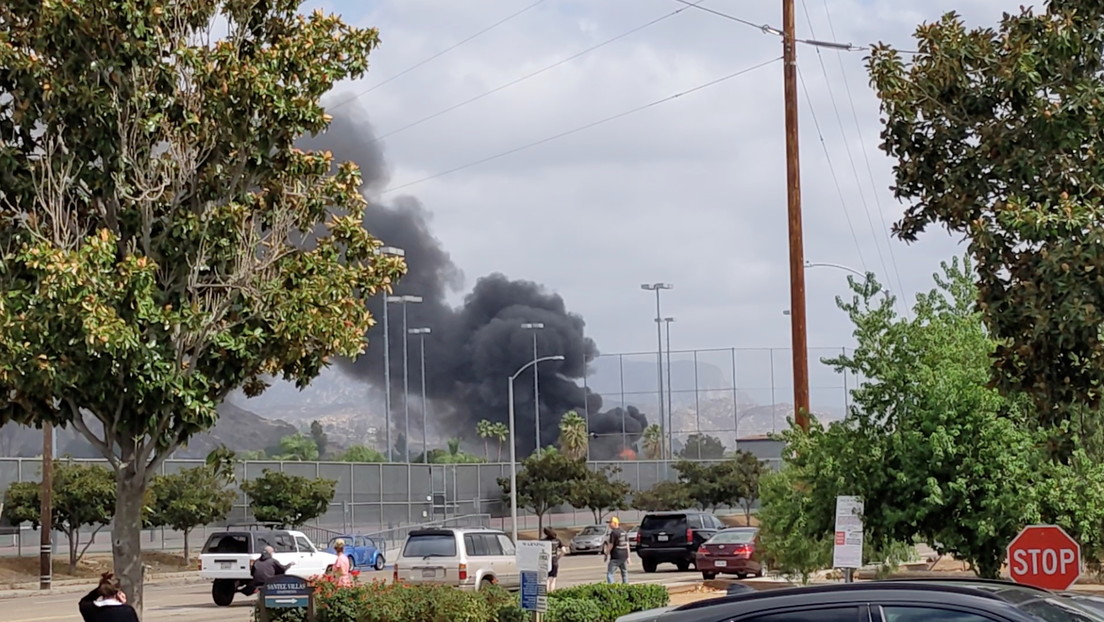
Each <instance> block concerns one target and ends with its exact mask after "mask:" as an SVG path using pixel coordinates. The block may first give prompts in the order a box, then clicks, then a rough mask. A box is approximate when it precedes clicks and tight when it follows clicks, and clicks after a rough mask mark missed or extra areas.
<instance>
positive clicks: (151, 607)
mask: <svg viewBox="0 0 1104 622" xmlns="http://www.w3.org/2000/svg"><path fill="white" fill-rule="evenodd" d="M390 576H391V574H390V572H389V571H384V572H379V573H375V572H365V573H363V574H361V579H362V580H372V579H373V578H380V579H389V578H390ZM605 579H606V564H605V562H603V561H602V558H601V556H598V555H594V556H590V555H573V556H570V557H565V558H563V560H562V561H561V562H560V577H559V580H558V582H557V587H570V586H572V585H579V584H584V583H595V582H601V581H605ZM700 579H701V575H699V574H697V573H694V572H677V571H675V568H674V567H673V566H662V567H661V568H660V570H659V572H656V573H653V574H645V573H644V572H643V571H642V570H641V569H640V560H639V559H637V558H636V557H635V556H634V557H633V559H632V564H631V565H630V566H629V582H630V583H658V584H661V585H669V586H671V585H679V584H686V583H696V582H698V581H699V580H700ZM91 588H92V585H91V584H89V589H91ZM82 595H83V593H75V594H55V595H46V596H39V595H34V596H30V595H28V596H23V597H18V598H11V599H5V600H2V601H0V609H2V611H3V615H0V619H3V620H4V621H5V622H80V620H81V617H80V614H79V613H78V612H77V600H79V599H80V597H81V596H82ZM145 596H146V606H145V615H144V616H143V618H142V620H143V622H170V621H171V622H193V621H194V622H206V621H208V620H214V619H217V620H219V621H220V622H248V621H249V619H250V613H251V612H252V608H253V600H254V599H253V598H242V597H239V598H238V599H237V600H235V601H234V604H233V605H232V606H230V607H216V606H215V605H214V603H212V602H211V588H210V584H208V583H200V584H198V585H187V586H150V587H148V588H146V594H145Z"/></svg>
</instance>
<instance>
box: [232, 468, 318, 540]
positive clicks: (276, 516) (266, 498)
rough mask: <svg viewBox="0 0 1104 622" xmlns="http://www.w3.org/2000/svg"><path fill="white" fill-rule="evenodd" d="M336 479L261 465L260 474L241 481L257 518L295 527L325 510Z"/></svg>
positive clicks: (250, 506)
mask: <svg viewBox="0 0 1104 622" xmlns="http://www.w3.org/2000/svg"><path fill="white" fill-rule="evenodd" d="M336 486H337V482H336V481H334V480H332V479H312V478H309V477H300V476H298V475H288V474H287V473H282V472H280V471H269V470H268V469H265V470H264V472H263V473H262V475H261V477H258V478H257V479H255V480H251V481H248V482H242V485H241V489H242V492H244V493H245V494H246V496H247V497H249V509H250V510H251V511H252V512H253V516H254V517H256V519H257V520H258V521H261V522H265V523H269V522H271V523H279V524H281V525H286V526H289V527H298V526H300V525H302V524H304V523H306V522H307V521H310V520H313V519H315V518H318V517H319V516H322V515H323V514H325V513H326V510H328V509H329V507H330V501H333V498H334V492H335V490H336Z"/></svg>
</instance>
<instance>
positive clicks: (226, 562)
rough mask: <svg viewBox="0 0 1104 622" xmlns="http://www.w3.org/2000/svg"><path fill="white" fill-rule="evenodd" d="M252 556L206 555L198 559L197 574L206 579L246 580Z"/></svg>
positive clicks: (250, 574) (249, 573) (248, 575)
mask: <svg viewBox="0 0 1104 622" xmlns="http://www.w3.org/2000/svg"><path fill="white" fill-rule="evenodd" d="M251 561H253V556H252V555H244V554H223V553H206V554H204V555H201V556H200V558H199V572H200V575H202V576H203V577H204V578H207V579H248V578H249V577H250V576H252V573H251V572H250V568H249V563H250V562H251Z"/></svg>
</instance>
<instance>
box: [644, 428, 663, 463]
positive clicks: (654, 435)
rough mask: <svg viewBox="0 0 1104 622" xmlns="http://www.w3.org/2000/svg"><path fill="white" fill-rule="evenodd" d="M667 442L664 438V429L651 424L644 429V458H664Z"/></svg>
mask: <svg viewBox="0 0 1104 622" xmlns="http://www.w3.org/2000/svg"><path fill="white" fill-rule="evenodd" d="M666 440H667V439H665V438H663V429H662V428H660V427H659V426H658V425H656V424H654V423H653V424H651V425H649V426H648V427H646V428H644V434H643V435H642V440H641V443H642V447H641V448H642V449H643V450H644V457H645V458H646V459H648V460H659V459H661V458H663V453H664V451H663V450H664V447H665V446H666V444H667V443H666Z"/></svg>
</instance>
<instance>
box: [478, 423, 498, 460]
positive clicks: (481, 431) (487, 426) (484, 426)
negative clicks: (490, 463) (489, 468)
mask: <svg viewBox="0 0 1104 622" xmlns="http://www.w3.org/2000/svg"><path fill="white" fill-rule="evenodd" d="M493 429H494V423H493V422H491V421H489V420H487V419H481V420H480V421H479V423H477V424H475V433H476V434H478V435H479V438H481V439H483V457H485V458H486V459H488V460H490V459H491V438H492V437H493V436H494V431H493Z"/></svg>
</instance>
